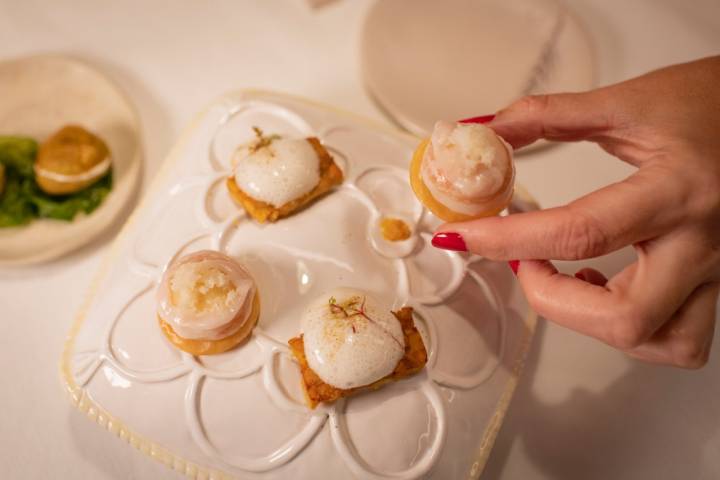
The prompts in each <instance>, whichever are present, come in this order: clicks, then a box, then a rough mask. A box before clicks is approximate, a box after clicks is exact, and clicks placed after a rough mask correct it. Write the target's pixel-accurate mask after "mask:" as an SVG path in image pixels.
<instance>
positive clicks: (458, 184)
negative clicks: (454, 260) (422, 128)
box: [410, 122, 515, 222]
mask: <svg viewBox="0 0 720 480" xmlns="http://www.w3.org/2000/svg"><path fill="white" fill-rule="evenodd" d="M514 184H515V166H514V164H513V150H512V147H511V146H510V145H508V144H507V143H506V142H505V141H504V140H503V139H502V138H500V137H499V136H498V135H497V134H496V133H495V132H494V131H493V130H492V129H490V128H488V127H486V126H485V125H481V124H476V123H473V124H465V123H453V122H437V123H436V124H435V128H434V130H433V133H432V136H431V137H430V139H429V140H425V141H423V142H422V143H421V144H420V146H418V148H417V150H416V151H415V154H414V155H413V159H412V163H411V164H410V185H411V186H412V189H413V191H414V192H415V195H416V196H417V198H418V200H420V202H422V204H423V205H425V206H426V207H427V208H428V209H429V210H430V211H431V212H432V213H433V214H435V216H437V217H438V218H440V219H442V220H444V221H446V222H461V221H466V220H472V219H474V218H479V217H487V216H491V215H496V214H498V213H500V212H501V211H502V210H503V209H504V208H505V207H506V206H507V205H508V204H509V203H510V199H511V198H512V194H513V188H514Z"/></svg>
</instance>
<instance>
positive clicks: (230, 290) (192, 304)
mask: <svg viewBox="0 0 720 480" xmlns="http://www.w3.org/2000/svg"><path fill="white" fill-rule="evenodd" d="M238 300H239V299H238V293H237V289H236V287H235V284H234V283H233V282H232V280H231V279H230V277H229V275H228V274H227V273H226V272H224V271H222V270H221V269H219V268H217V267H215V266H211V265H208V262H193V263H186V264H184V265H180V266H179V267H178V268H177V270H176V271H175V274H174V275H173V277H172V278H171V279H170V301H171V302H172V303H173V304H174V305H175V306H177V307H178V308H181V309H184V310H190V311H194V312H195V313H209V312H224V311H227V310H229V309H231V308H233V307H234V306H235V305H236V303H237V302H238Z"/></svg>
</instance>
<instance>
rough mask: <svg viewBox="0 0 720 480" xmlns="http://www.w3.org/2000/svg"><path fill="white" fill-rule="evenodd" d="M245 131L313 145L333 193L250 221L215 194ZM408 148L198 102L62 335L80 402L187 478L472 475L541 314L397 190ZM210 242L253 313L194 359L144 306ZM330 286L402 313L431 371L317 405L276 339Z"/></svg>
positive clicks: (519, 202) (304, 114)
mask: <svg viewBox="0 0 720 480" xmlns="http://www.w3.org/2000/svg"><path fill="white" fill-rule="evenodd" d="M254 126H257V127H260V128H261V129H262V130H263V131H264V132H266V133H269V134H270V133H278V134H282V135H289V136H293V137H299V138H302V137H309V136H316V137H318V138H319V139H320V140H321V141H322V143H323V144H324V145H325V147H326V148H327V149H328V150H329V151H330V152H331V154H332V155H333V156H334V158H335V160H336V162H337V163H338V164H339V166H340V168H342V170H343V171H344V174H345V182H344V183H343V185H342V186H340V187H339V188H337V189H336V190H334V191H333V192H332V193H330V194H328V195H326V196H324V197H323V198H321V199H320V200H319V201H317V202H315V203H313V204H312V205H311V206H309V207H308V208H306V209H303V210H302V211H300V212H298V213H296V214H295V215H293V216H291V217H288V218H286V219H283V220H281V221H279V222H277V223H273V224H268V225H259V224H257V223H255V222H254V221H252V220H250V219H249V218H248V217H247V216H246V215H245V214H244V212H243V211H242V210H240V209H238V208H237V207H236V206H235V205H234V204H233V203H232V201H231V200H230V198H229V196H228V193H227V191H226V189H225V185H224V181H225V179H226V178H227V176H228V175H229V173H230V157H231V154H232V152H233V150H234V149H235V148H236V146H237V145H238V144H240V143H243V142H246V141H248V140H249V139H250V138H252V135H253V131H252V127H254ZM417 142H418V139H417V138H415V137H412V136H409V135H406V134H402V133H399V132H396V131H392V130H388V129H386V128H384V127H381V126H377V125H374V124H372V123H371V122H369V121H367V120H364V119H362V118H359V117H356V116H354V115H351V114H348V113H344V112H340V111H337V110H335V109H332V108H329V107H326V106H322V105H318V104H315V103H312V102H309V101H307V100H302V99H299V98H294V97H289V96H285V95H280V94H277V93H270V92H260V91H242V92H237V93H231V94H227V95H225V96H223V97H221V98H220V99H219V100H217V101H216V102H214V103H213V104H212V105H210V106H209V107H208V108H207V109H206V110H205V111H203V112H202V113H200V114H199V115H198V116H197V118H196V119H195V121H194V122H193V123H192V124H191V125H190V126H189V127H188V128H187V130H186V131H185V133H184V134H183V135H182V137H181V138H180V140H178V143H177V145H176V147H175V148H174V149H173V151H172V152H171V154H170V156H169V158H168V159H167V161H166V163H165V165H164V167H163V170H162V172H161V174H160V176H159V177H158V179H157V181H156V182H155V184H154V185H153V186H152V187H151V189H150V192H149V193H148V194H147V196H146V198H145V200H144V202H143V204H142V206H141V207H140V208H139V209H138V210H137V211H136V213H135V214H134V215H133V217H132V218H131V220H130V221H129V222H128V224H127V225H126V226H125V228H124V230H123V232H122V233H121V234H120V236H119V237H118V239H117V241H116V243H115V245H114V247H113V248H112V251H111V253H110V254H109V258H108V259H107V262H106V263H105V267H104V268H103V269H102V270H101V272H100V273H99V275H98V279H97V281H96V283H95V284H94V286H93V288H92V290H91V292H90V294H89V296H88V301H87V303H86V305H85V306H84V307H83V308H82V310H81V312H80V314H79V315H78V319H77V322H76V324H75V325H74V326H73V328H72V331H71V332H70V335H69V337H68V340H67V344H66V346H65V350H64V353H63V356H62V365H61V367H62V368H61V369H62V375H63V379H64V382H65V385H66V388H67V391H68V392H69V394H70V396H71V398H72V402H73V403H74V404H75V405H76V406H77V407H78V408H79V409H80V410H81V411H82V412H85V413H86V414H87V416H88V417H89V418H91V419H92V420H94V421H96V422H97V423H98V424H99V425H100V426H102V427H103V428H105V429H107V430H108V431H110V432H111V433H114V434H115V435H118V436H119V437H120V438H122V439H124V440H126V441H128V442H129V443H130V444H131V445H133V446H135V447H136V448H138V449H139V450H140V451H142V452H143V453H145V454H147V455H149V456H151V457H153V458H155V459H157V460H159V461H161V462H163V463H165V464H166V465H167V466H168V467H170V468H173V469H175V470H177V471H179V472H182V473H184V474H186V475H188V476H190V477H193V478H252V479H255V478H257V479H287V478H297V479H299V478H308V479H316V478H352V477H355V478H396V479H412V478H420V477H422V478H438V479H448V478H472V477H476V476H478V475H479V474H480V472H481V471H482V468H483V466H484V464H485V461H486V460H487V457H488V454H489V452H490V449H491V448H492V444H493V441H494V439H495V436H496V434H497V432H498V429H499V428H500V425H501V423H502V419H503V417H504V415H505V412H506V409H507V407H508V404H509V401H510V398H511V397H512V393H513V390H514V387H515V385H516V383H517V380H518V375H519V374H520V370H521V368H522V363H523V360H524V357H525V354H526V351H527V349H528V345H529V343H530V340H531V338H532V335H533V331H534V327H535V321H536V317H535V315H534V314H533V313H532V312H531V311H530V310H529V308H528V306H527V303H526V302H525V300H524V298H523V296H522V294H521V292H520V291H519V289H518V287H517V285H516V282H515V280H514V278H513V276H512V273H511V272H510V269H509V268H508V267H507V265H505V264H499V263H493V262H489V261H486V260H483V259H481V258H479V257H474V256H467V255H461V254H457V253H452V252H443V251H440V250H437V249H435V248H432V247H431V246H430V244H429V241H430V238H431V232H432V230H433V228H434V227H435V226H436V225H437V224H438V222H437V219H435V218H434V217H432V216H431V215H430V214H429V213H428V212H426V211H425V210H424V209H423V208H422V206H421V205H420V204H419V203H418V202H417V201H416V200H415V198H414V196H413V194H412V192H411V191H410V188H409V186H408V181H407V167H408V162H409V160H410V156H411V153H412V150H413V148H414V147H415V146H416V144H417ZM513 201H514V203H513V206H512V208H516V209H528V208H534V204H533V202H532V201H531V200H529V199H527V198H520V196H518V195H517V194H516V198H515V199H514V200H513ZM384 216H390V217H396V218H401V219H404V220H405V221H406V223H407V224H408V225H409V226H410V227H411V230H412V236H411V237H410V238H409V239H408V240H405V241H402V242H388V241H386V240H384V238H383V236H382V235H381V234H380V233H379V232H380V231H379V225H378V224H379V221H380V219H381V218H382V217H384ZM207 248H210V249H216V250H220V251H223V252H225V253H227V254H229V255H231V256H233V257H234V258H236V259H237V260H238V261H240V262H241V263H242V264H243V265H244V266H245V267H246V268H247V269H248V270H249V271H250V273H251V274H252V275H253V277H254V278H255V280H256V282H257V285H258V291H259V295H260V302H261V318H260V320H259V322H258V325H257V327H256V328H255V330H254V331H253V334H252V336H251V338H250V339H249V340H248V341H247V342H245V343H244V344H242V345H241V346H239V347H238V348H236V349H234V350H231V351H229V352H227V353H224V354H221V355H216V356H208V357H193V356H191V355H188V354H185V353H182V352H180V351H178V350H176V349H174V348H173V347H172V346H171V345H170V344H169V343H168V342H167V341H166V340H165V339H164V337H163V335H162V334H161V332H160V330H159V328H158V325H157V321H156V316H155V307H156V305H155V300H154V294H155V290H156V287H157V283H158V281H159V279H160V276H161V274H162V271H163V269H164V268H165V267H166V265H167V264H168V262H170V261H172V259H173V258H176V257H177V256H178V255H181V254H184V253H188V252H191V251H195V250H199V249H207ZM338 286H352V287H359V288H362V289H365V290H368V291H370V292H373V293H374V294H376V295H378V296H380V297H382V298H385V299H386V300H387V301H388V302H391V303H392V304H393V305H394V306H395V307H400V306H401V305H411V306H413V307H414V309H415V314H416V315H415V322H416V325H418V328H419V329H420V331H421V333H422V335H423V338H424V341H425V344H426V346H427V349H428V352H429V360H428V364H427V367H426V368H425V369H424V370H423V371H422V372H421V373H419V374H417V375H415V376H413V377H411V378H408V379H404V380H401V381H398V382H394V383H392V384H389V385H387V386H386V387H384V388H382V389H380V390H378V391H374V392H367V393H363V394H359V395H356V396H354V397H351V398H348V399H346V400H344V401H340V402H337V403H335V404H333V405H328V406H325V405H323V406H320V407H318V408H317V409H315V410H310V409H308V408H307V407H306V406H305V405H304V402H303V394H302V390H301V386H300V375H299V369H298V367H297V365H296V364H295V363H294V361H293V360H292V358H291V356H290V355H289V352H288V348H287V343H286V342H287V340H288V339H290V338H291V337H293V336H295V335H297V334H298V333H299V329H300V323H299V316H300V313H301V312H302V310H303V308H304V306H305V305H306V304H307V303H308V301H309V300H310V299H312V298H314V297H316V296H317V295H318V294H320V293H321V292H323V291H326V290H328V289H330V288H334V287H338Z"/></svg>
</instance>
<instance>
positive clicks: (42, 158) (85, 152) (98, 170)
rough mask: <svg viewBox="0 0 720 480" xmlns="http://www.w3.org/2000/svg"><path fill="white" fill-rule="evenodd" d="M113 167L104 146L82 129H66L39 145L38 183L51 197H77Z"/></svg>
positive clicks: (76, 127) (71, 126) (36, 162)
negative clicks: (76, 194)
mask: <svg viewBox="0 0 720 480" xmlns="http://www.w3.org/2000/svg"><path fill="white" fill-rule="evenodd" d="M111 163H112V161H111V159H110V150H108V147H107V145H105V142H103V141H102V140H101V139H100V138H99V137H97V136H96V135H93V134H92V133H90V132H88V131H87V130H85V129H84V128H82V127H78V126H76V125H67V126H65V127H63V128H61V129H60V130H58V131H57V132H55V133H54V134H53V135H52V136H51V137H50V138H48V139H47V140H46V141H45V143H43V144H42V145H40V150H39V151H38V156H37V159H36V160H35V166H34V169H35V181H36V182H37V184H38V186H40V188H41V189H42V190H43V191H44V192H45V193H47V194H50V195H66V194H70V193H75V192H78V191H80V190H82V189H84V188H86V187H88V186H90V185H92V184H93V183H95V182H96V181H98V180H100V179H101V178H102V177H103V176H104V175H105V174H106V173H107V172H108V171H109V170H110V166H111Z"/></svg>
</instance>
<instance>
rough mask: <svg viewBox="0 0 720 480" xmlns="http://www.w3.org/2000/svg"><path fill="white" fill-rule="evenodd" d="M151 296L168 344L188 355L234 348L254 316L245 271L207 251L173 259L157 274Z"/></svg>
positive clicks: (251, 285)
mask: <svg viewBox="0 0 720 480" xmlns="http://www.w3.org/2000/svg"><path fill="white" fill-rule="evenodd" d="M157 300H158V310H157V314H158V321H159V323H160V329H161V330H162V332H163V333H164V334H165V336H166V337H167V339H168V340H169V341H170V343H172V344H173V345H175V346H176V347H177V348H179V349H181V350H184V351H186V352H188V353H191V354H193V355H212V354H216V353H222V352H225V351H227V350H230V349H231V348H234V347H235V346H237V345H239V344H240V343H241V342H242V341H243V340H245V339H246V338H247V337H248V336H249V335H250V332H252V329H253V327H254V326H255V324H256V323H257V320H258V317H259V315H260V301H259V299H258V294H257V287H256V286H255V281H254V280H253V279H252V277H251V276H250V274H249V273H248V272H247V271H246V270H245V269H244V268H243V267H242V266H240V264H239V263H237V262H236V261H235V260H233V259H232V258H230V257H228V256H227V255H225V254H223V253H220V252H216V251H212V250H201V251H199V252H195V253H191V254H189V255H185V256H183V257H180V258H178V259H177V260H176V261H174V262H173V263H172V264H171V265H170V266H169V267H168V268H167V270H166V271H165V273H164V275H163V277H162V280H161V282H160V286H159V288H158V292H157Z"/></svg>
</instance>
